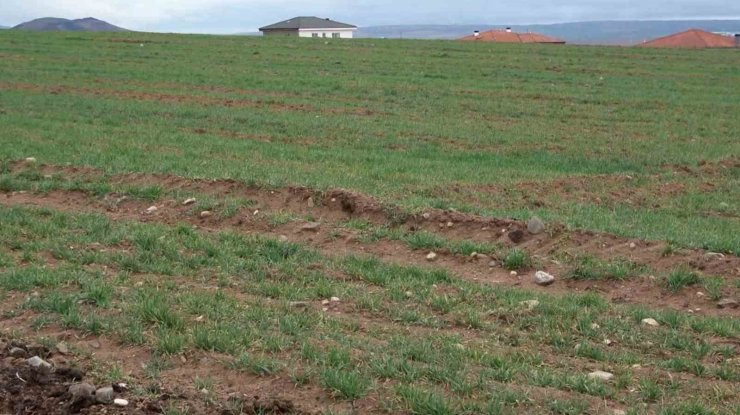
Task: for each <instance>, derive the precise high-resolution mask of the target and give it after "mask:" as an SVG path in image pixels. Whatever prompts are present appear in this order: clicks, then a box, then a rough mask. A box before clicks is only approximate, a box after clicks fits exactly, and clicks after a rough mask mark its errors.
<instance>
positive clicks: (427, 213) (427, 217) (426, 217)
mask: <svg viewBox="0 0 740 415" xmlns="http://www.w3.org/2000/svg"><path fill="white" fill-rule="evenodd" d="M421 217H422V218H424V219H429V218H431V217H432V215H431V214H429V212H424V213H422V214H421Z"/></svg>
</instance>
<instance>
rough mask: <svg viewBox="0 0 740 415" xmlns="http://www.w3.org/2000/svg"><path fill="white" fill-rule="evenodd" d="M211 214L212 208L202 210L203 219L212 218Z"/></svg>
mask: <svg viewBox="0 0 740 415" xmlns="http://www.w3.org/2000/svg"><path fill="white" fill-rule="evenodd" d="M211 216H213V212H211V211H210V210H204V211H202V212H200V217H201V218H202V219H205V218H210V217H211Z"/></svg>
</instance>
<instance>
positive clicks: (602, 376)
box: [588, 370, 614, 381]
mask: <svg viewBox="0 0 740 415" xmlns="http://www.w3.org/2000/svg"><path fill="white" fill-rule="evenodd" d="M588 377H589V378H591V379H598V380H603V381H608V380H612V379H613V378H614V374H613V373H609V372H604V371H602V370H597V371H595V372H591V373H589V374H588Z"/></svg>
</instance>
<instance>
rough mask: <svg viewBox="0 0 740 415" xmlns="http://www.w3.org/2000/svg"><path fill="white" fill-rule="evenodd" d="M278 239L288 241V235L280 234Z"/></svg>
mask: <svg viewBox="0 0 740 415" xmlns="http://www.w3.org/2000/svg"><path fill="white" fill-rule="evenodd" d="M278 239H279V240H280V242H288V237H287V236H285V235H280V237H279V238H278Z"/></svg>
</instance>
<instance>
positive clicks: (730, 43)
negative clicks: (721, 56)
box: [640, 29, 735, 49]
mask: <svg viewBox="0 0 740 415" xmlns="http://www.w3.org/2000/svg"><path fill="white" fill-rule="evenodd" d="M640 46H645V47H651V48H694V49H699V48H734V47H735V39H734V38H733V37H732V36H724V35H718V34H716V33H710V32H706V31H704V30H700V29H691V30H687V31H685V32H681V33H676V34H673V35H670V36H665V37H660V38H657V39H653V40H650V41H647V42H645V43H642V44H641V45H640Z"/></svg>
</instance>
